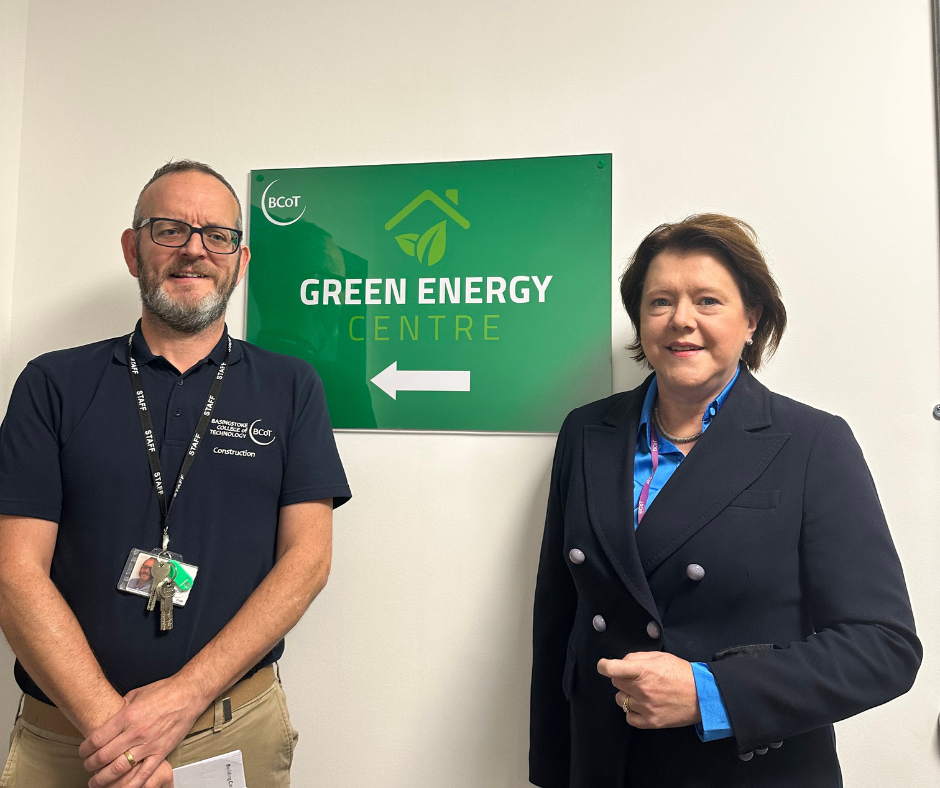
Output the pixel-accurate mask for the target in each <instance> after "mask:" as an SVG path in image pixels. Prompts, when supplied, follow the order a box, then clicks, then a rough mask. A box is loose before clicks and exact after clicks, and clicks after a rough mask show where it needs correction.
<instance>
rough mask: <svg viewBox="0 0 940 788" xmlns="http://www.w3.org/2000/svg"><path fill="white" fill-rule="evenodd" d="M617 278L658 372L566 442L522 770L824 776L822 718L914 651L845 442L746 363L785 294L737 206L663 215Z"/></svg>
mask: <svg viewBox="0 0 940 788" xmlns="http://www.w3.org/2000/svg"><path fill="white" fill-rule="evenodd" d="M621 296H622V299H623V304H624V306H625V307H626V310H627V314H628V315H629V317H630V320H631V321H632V323H633V326H634V329H635V331H636V337H637V338H636V341H635V342H634V343H633V345H632V346H631V349H632V350H633V351H634V358H636V359H637V360H638V361H641V362H646V363H647V364H648V365H649V366H650V367H651V368H652V369H653V374H652V375H651V376H650V377H649V378H647V380H646V381H645V382H644V383H643V385H641V386H640V387H639V388H637V389H634V390H633V391H628V392H626V393H624V394H616V395H614V396H613V397H609V398H607V399H605V400H601V401H599V402H595V403H592V404H590V405H586V406H584V407H582V408H579V409H577V410H575V411H573V412H572V413H571V414H570V415H569V416H568V418H567V419H566V420H565V423H564V426H563V427H562V429H561V432H560V434H559V436H558V445H557V448H556V451H555V461H554V467H553V471H552V480H551V490H550V494H549V502H548V514H547V518H546V523H545V533H544V537H543V541H542V552H541V558H540V563H539V573H538V581H537V585H536V593H535V620H534V634H533V642H534V657H533V668H532V698H531V731H530V753H529V766H530V772H529V779H530V780H531V781H532V782H533V783H535V784H536V785H539V786H544V788H568V786H572V787H573V788H579V787H580V786H584V788H653V786H655V788H682V787H685V786H688V787H689V788H691V786H696V787H698V786H701V787H703V788H704V787H705V786H715V787H716V788H719V787H720V788H728V787H729V786H731V787H733V786H761V788H763V787H764V786H786V788H792V787H793V786H800V788H830V787H834V786H840V785H841V784H842V780H841V775H840V770H839V764H838V760H837V758H836V752H835V739H834V734H833V728H832V723H833V722H835V721H836V720H840V719H844V718H846V717H849V716H852V715H853V714H858V713H859V712H861V711H864V710H865V709H868V708H871V707H873V706H877V705H878V704H881V703H885V702H886V701H888V700H890V699H892V698H894V697H896V696H898V695H900V694H902V693H904V692H906V691H907V690H908V689H909V688H910V686H911V684H912V683H913V681H914V676H915V674H916V672H917V669H918V667H919V665H920V660H921V653H922V652H921V646H920V642H919V641H918V639H917V637H916V635H915V633H914V622H913V618H912V615H911V609H910V603H909V601H908V597H907V591H906V589H905V585H904V577H903V574H902V572H901V567H900V564H899V562H898V558H897V554H896V552H895V549H894V546H893V544H892V541H891V537H890V535H889V533H888V528H887V525H886V523H885V519H884V515H883V513H882V510H881V506H880V504H879V501H878V496H877V494H876V492H875V487H874V484H873V483H872V479H871V476H870V474H869V472H868V468H867V466H866V465H865V460H864V459H863V457H862V453H861V450H860V449H859V447H858V444H857V443H856V442H855V440H854V438H853V437H852V433H851V431H850V430H849V428H848V425H847V424H846V423H845V422H844V421H843V420H842V419H840V418H838V417H836V416H831V415H829V414H826V413H823V412H822V411H818V410H814V409H813V408H810V407H808V406H807V405H802V404H800V403H797V402H794V401H793V400H790V399H787V398H785V397H782V396H780V395H778V394H774V393H772V392H770V391H768V390H767V389H766V388H765V387H764V386H762V385H761V384H760V383H758V382H757V380H756V379H755V378H754V377H752V375H751V371H752V370H756V369H758V368H759V367H760V365H761V362H762V360H763V359H764V357H765V355H766V356H769V355H771V354H772V353H773V351H774V350H776V348H777V345H778V343H779V341H780V338H781V336H782V334H783V331H784V328H785V326H786V311H785V310H784V307H783V303H782V302H781V300H780V295H779V291H778V288H777V285H776V283H775V282H774V280H773V278H772V276H771V274H770V272H769V270H768V268H767V265H766V263H765V261H764V259H763V257H762V256H761V253H760V251H759V250H758V248H757V245H756V243H755V237H754V234H753V231H752V230H751V228H750V227H749V226H748V225H746V224H745V223H744V222H741V221H739V220H736V219H732V218H729V217H726V216H720V215H714V214H709V215H700V216H692V217H690V218H688V219H686V220H685V221H682V222H679V223H677V224H665V225H662V226H660V227H658V228H656V229H655V230H654V231H653V232H652V233H650V235H649V236H647V237H646V238H645V239H644V240H643V242H642V243H641V244H640V246H639V248H638V249H637V251H636V254H635V255H634V258H633V261H632V263H631V264H630V266H629V267H628V269H627V270H626V272H625V273H624V275H623V277H622V279H621ZM886 776H887V775H886Z"/></svg>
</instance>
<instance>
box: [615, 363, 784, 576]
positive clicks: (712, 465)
mask: <svg viewBox="0 0 940 788" xmlns="http://www.w3.org/2000/svg"><path fill="white" fill-rule="evenodd" d="M771 426H772V419H771V414H770V392H769V391H768V390H767V389H766V388H765V387H764V386H763V385H761V384H760V383H758V382H757V380H755V379H754V377H753V376H752V375H751V374H750V373H749V372H747V370H743V369H742V370H741V375H740V377H739V378H738V381H737V383H735V385H734V387H733V388H732V389H731V393H730V394H729V395H728V399H727V400H726V401H725V403H724V405H723V406H722V408H721V410H720V411H719V413H718V415H717V416H716V417H715V419H714V420H713V421H712V423H711V426H709V428H708V429H707V430H706V432H705V434H704V435H703V436H702V437H701V438H700V439H699V441H698V443H696V445H695V447H694V448H693V449H692V451H691V452H689V455H688V457H686V459H685V460H683V461H682V464H681V465H679V467H678V468H677V469H676V472H675V473H674V474H673V475H672V478H670V479H669V481H668V482H666V485H665V486H664V487H663V489H662V490H661V491H660V493H659V495H657V496H656V499H655V500H654V501H653V503H652V504H650V507H649V509H648V510H647V512H646V515H645V516H644V517H643V523H642V525H641V526H640V528H639V529H638V530H637V533H636V543H637V549H638V550H639V556H640V559H641V561H642V566H643V570H644V572H645V574H646V575H647V576H649V575H650V574H652V573H653V572H654V571H655V570H656V568H657V567H658V566H659V565H660V564H661V563H662V562H663V561H665V560H666V558H668V557H669V556H670V555H672V554H673V553H674V552H675V551H676V550H678V549H679V548H680V547H681V546H682V545H683V544H684V543H685V542H686V541H688V540H689V539H690V538H691V537H692V536H693V535H694V534H695V533H697V532H698V531H699V530H700V529H702V528H704V527H705V526H706V525H707V524H708V523H709V522H710V521H711V520H712V519H714V518H715V516H716V515H717V514H718V513H719V512H721V511H722V510H723V509H724V508H725V507H727V506H728V504H730V503H731V502H732V501H733V500H734V499H735V498H736V497H737V496H738V495H739V494H740V493H741V492H742V491H743V490H744V489H745V488H747V487H749V486H750V485H751V484H753V483H754V482H755V481H756V480H757V478H758V477H759V476H760V475H761V474H762V473H763V472H764V469H765V468H766V467H767V466H768V465H769V464H770V462H771V460H773V458H774V457H775V456H776V455H777V452H779V451H780V449H781V448H782V447H783V445H784V444H785V443H786V442H787V439H788V438H789V437H790V436H789V433H770V432H769V431H768V430H767V428H768V427H771ZM634 432H635V430H634ZM635 440H636V436H635V435H634V441H635ZM631 467H632V466H631Z"/></svg>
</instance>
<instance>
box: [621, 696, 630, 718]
mask: <svg viewBox="0 0 940 788" xmlns="http://www.w3.org/2000/svg"><path fill="white" fill-rule="evenodd" d="M623 713H624V714H629V713H630V696H629V695H627V697H625V698H624V699H623Z"/></svg>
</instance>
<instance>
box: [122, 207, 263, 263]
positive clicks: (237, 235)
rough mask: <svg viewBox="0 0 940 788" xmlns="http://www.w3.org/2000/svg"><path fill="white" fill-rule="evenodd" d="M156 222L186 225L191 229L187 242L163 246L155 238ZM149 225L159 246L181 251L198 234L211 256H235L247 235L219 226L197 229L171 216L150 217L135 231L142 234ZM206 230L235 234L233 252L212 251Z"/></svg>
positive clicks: (151, 234)
mask: <svg viewBox="0 0 940 788" xmlns="http://www.w3.org/2000/svg"><path fill="white" fill-rule="evenodd" d="M154 222H174V223H176V224H181V225H184V226H185V227H188V228H189V235H188V236H187V237H186V240H185V241H183V243H181V244H162V243H160V242H159V241H158V240H157V239H156V238H154V237H153V223H154ZM148 224H149V225H150V240H151V241H153V242H154V243H155V244H156V245H157V246H162V247H164V248H165V249H181V248H182V247H184V246H186V244H188V243H189V240H190V238H192V237H193V235H194V234H196V235H198V236H199V239H200V240H201V241H202V246H203V248H204V249H205V250H206V251H207V252H209V253H210V254H235V252H237V251H238V250H239V249H240V248H241V245H242V236H244V234H245V232H244V230H236V229H235V228H234V227H222V226H221V225H217V224H207V225H206V226H205V227H195V226H194V225H192V224H190V223H189V222H184V221H183V220H182V219H171V218H170V217H169V216H149V217H147V218H146V219H144V220H143V221H142V222H141V223H140V224H139V225H138V226H137V227H135V228H134V231H135V232H140V231H141V230H143V229H144V227H146V226H147V225H148ZM206 230H225V231H226V232H228V233H234V234H235V238H236V240H237V243H236V244H235V248H234V249H232V251H231V252H217V251H216V250H215V249H210V248H209V247H208V246H207V245H206V236H205V235H203V233H204V232H205V231H206Z"/></svg>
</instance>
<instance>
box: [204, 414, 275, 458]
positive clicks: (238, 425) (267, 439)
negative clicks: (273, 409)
mask: <svg viewBox="0 0 940 788" xmlns="http://www.w3.org/2000/svg"><path fill="white" fill-rule="evenodd" d="M261 422H262V419H255V420H254V421H252V422H251V423H249V422H247V421H231V420H229V419H212V421H211V423H210V425H209V434H210V435H214V436H215V437H217V438H236V439H238V440H244V439H245V438H250V439H251V440H252V442H254V443H256V444H258V445H259V446H269V445H270V444H272V443H274V441H275V439H276V438H275V435H274V430H269V429H266V428H265V427H262V426H260V425H261ZM216 453H217V454H218V453H219V452H216Z"/></svg>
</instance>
